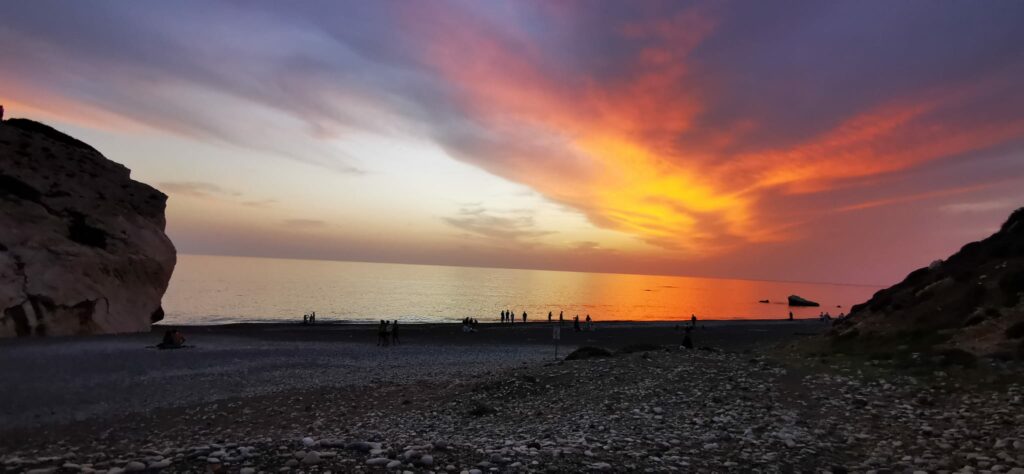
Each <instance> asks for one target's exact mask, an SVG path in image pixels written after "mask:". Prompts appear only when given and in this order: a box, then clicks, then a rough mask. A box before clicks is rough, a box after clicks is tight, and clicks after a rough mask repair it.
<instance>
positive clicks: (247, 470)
mask: <svg viewBox="0 0 1024 474" xmlns="http://www.w3.org/2000/svg"><path fill="white" fill-rule="evenodd" d="M238 474H256V469H254V468H251V467H243V468H241V469H239V470H238Z"/></svg>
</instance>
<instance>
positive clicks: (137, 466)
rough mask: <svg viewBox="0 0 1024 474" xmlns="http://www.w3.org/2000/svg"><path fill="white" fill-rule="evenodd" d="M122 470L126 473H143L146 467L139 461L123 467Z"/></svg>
mask: <svg viewBox="0 0 1024 474" xmlns="http://www.w3.org/2000/svg"><path fill="white" fill-rule="evenodd" d="M124 470H125V471H127V472H138V471H145V470H146V465H145V464H143V463H141V462H139V461H132V462H130V463H128V464H125V465H124Z"/></svg>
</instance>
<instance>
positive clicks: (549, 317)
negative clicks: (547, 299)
mask: <svg viewBox="0 0 1024 474" xmlns="http://www.w3.org/2000/svg"><path fill="white" fill-rule="evenodd" d="M548 322H549V323H550V322H551V311H548Z"/></svg>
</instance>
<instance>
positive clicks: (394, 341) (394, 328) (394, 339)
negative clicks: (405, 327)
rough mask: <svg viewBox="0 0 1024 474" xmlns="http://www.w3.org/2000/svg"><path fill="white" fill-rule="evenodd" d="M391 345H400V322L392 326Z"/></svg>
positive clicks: (396, 321)
mask: <svg viewBox="0 0 1024 474" xmlns="http://www.w3.org/2000/svg"><path fill="white" fill-rule="evenodd" d="M391 343H392V344H394V345H396V346H397V345H398V320H397V319H396V320H395V322H394V323H392V324H391Z"/></svg>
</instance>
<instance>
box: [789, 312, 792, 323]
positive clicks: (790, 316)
mask: <svg viewBox="0 0 1024 474" xmlns="http://www.w3.org/2000/svg"><path fill="white" fill-rule="evenodd" d="M789 320H790V321H792V320H793V312H792V311H790V312H789Z"/></svg>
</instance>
